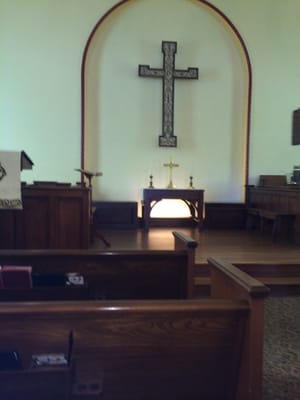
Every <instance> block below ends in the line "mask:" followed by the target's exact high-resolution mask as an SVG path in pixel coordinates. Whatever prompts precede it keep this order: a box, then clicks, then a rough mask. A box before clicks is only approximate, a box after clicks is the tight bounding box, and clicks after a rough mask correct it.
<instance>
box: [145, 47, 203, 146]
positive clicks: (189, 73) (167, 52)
mask: <svg viewBox="0 0 300 400" xmlns="http://www.w3.org/2000/svg"><path fill="white" fill-rule="evenodd" d="M162 52H163V54H164V58H163V68H150V67H149V65H139V76H141V77H146V78H162V80H163V81H162V84H163V100H162V135H161V136H159V146H160V147H177V137H176V136H175V135H174V81H175V79H198V68H188V69H186V70H183V69H175V54H176V52H177V42H166V41H163V42H162Z"/></svg>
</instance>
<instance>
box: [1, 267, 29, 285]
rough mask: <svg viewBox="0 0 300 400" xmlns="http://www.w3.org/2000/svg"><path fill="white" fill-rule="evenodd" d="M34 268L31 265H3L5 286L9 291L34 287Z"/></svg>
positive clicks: (2, 272)
mask: <svg viewBox="0 0 300 400" xmlns="http://www.w3.org/2000/svg"><path fill="white" fill-rule="evenodd" d="M31 274H32V267H31V266H29V265H26V266H25V265H3V266H2V269H1V276H2V280H3V285H4V287H5V288H9V289H29V288H31V287H32V277H31Z"/></svg>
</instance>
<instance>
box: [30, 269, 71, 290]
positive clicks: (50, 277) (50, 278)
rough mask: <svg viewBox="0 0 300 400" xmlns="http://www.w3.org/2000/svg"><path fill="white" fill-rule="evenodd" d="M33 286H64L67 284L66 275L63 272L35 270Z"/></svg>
mask: <svg viewBox="0 0 300 400" xmlns="http://www.w3.org/2000/svg"><path fill="white" fill-rule="evenodd" d="M32 282H33V287H58V286H59V287H63V286H66V275H65V274H62V273H50V272H34V273H33V274H32Z"/></svg>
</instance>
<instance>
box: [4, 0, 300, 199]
mask: <svg viewBox="0 0 300 400" xmlns="http://www.w3.org/2000/svg"><path fill="white" fill-rule="evenodd" d="M117 3H118V1H113V0H110V1H109V0H86V1H82V0H26V1H25V0H0V51H1V55H0V77H1V78H0V82H1V90H0V121H1V125H0V126H1V136H0V148H1V149H3V150H6V149H7V150H21V149H24V150H26V151H27V153H28V154H29V156H30V157H31V158H32V159H33V161H34V163H35V166H34V169H33V170H32V171H28V172H27V171H23V173H22V179H23V180H26V181H28V182H30V181H33V180H59V181H66V182H72V183H75V182H76V181H78V180H79V178H80V177H79V174H78V173H77V172H75V171H74V168H76V167H79V166H80V145H81V142H80V141H81V131H80V126H81V125H80V124H81V94H80V72H81V61H82V55H83V51H84V47H85V44H86V41H87V39H88V37H89V34H90V33H91V31H92V29H93V27H94V26H95V24H96V23H97V21H98V20H99V18H101V16H103V15H104V13H105V12H107V11H108V10H109V9H110V8H111V7H112V6H113V5H116V4H117ZM211 4H213V5H215V6H216V7H218V8H219V9H220V10H221V11H222V12H223V13H224V14H225V15H226V16H227V17H228V18H229V19H230V20H231V21H232V22H233V23H234V25H235V26H236V28H237V29H238V30H239V32H240V33H241V35H242V37H243V39H244V41H245V43H246V46H247V48H248V51H249V54H250V58H251V63H252V68H253V96H252V115H251V135H250V159H249V161H250V164H249V182H250V183H256V181H257V177H258V175H259V174H289V173H290V172H291V171H292V169H293V165H295V164H299V161H300V158H299V157H298V153H299V151H300V148H299V147H298V146H291V115H292V111H293V110H294V109H295V108H298V107H300V90H298V88H299V89H300V51H299V50H300V49H299V47H300V45H299V37H300V26H299V23H298V18H297V16H298V15H299V12H300V3H299V1H298V0H285V1H284V2H283V1H278V0H251V1H249V0H212V1H211ZM162 40H174V41H177V42H178V49H177V55H176V67H177V68H182V69H185V68H187V67H198V68H199V80H198V81H180V82H176V85H175V134H176V135H177V136H178V148H176V149H170V148H159V147H158V145H157V142H158V135H160V134H161V82H159V80H151V79H145V78H139V77H138V76H137V67H138V64H150V65H151V66H152V67H160V66H161V63H162V54H161V41H162ZM246 97H247V73H246V68H245V58H244V56H243V52H242V51H241V48H240V46H239V43H238V42H237V40H236V38H235V37H234V35H233V34H232V32H231V31H230V29H228V27H227V26H226V24H224V21H222V19H221V18H220V17H218V16H217V15H216V14H215V13H213V12H211V10H210V9H209V8H207V7H205V6H203V5H201V4H200V2H198V1H196V0H131V1H130V2H128V3H127V4H125V5H123V6H122V7H120V8H118V9H117V10H116V11H115V12H114V13H113V14H111V16H110V17H109V18H108V19H107V20H106V21H105V23H104V24H102V25H101V27H100V28H99V30H98V31H97V33H96V35H95V37H94V40H93V42H92V45H91V48H90V51H89V54H88V60H87V74H86V101H87V103H86V125H85V132H86V149H85V150H86V151H85V166H86V167H87V168H91V169H96V170H101V171H102V172H103V174H104V175H103V177H101V178H99V179H97V181H96V182H95V198H101V199H105V200H139V199H140V194H141V188H142V187H145V186H147V184H148V175H149V173H153V174H154V183H155V185H156V186H157V187H164V186H166V185H167V184H168V171H167V169H166V168H164V167H163V166H162V164H163V163H164V162H168V161H169V159H170V157H172V158H173V160H174V161H175V162H178V163H179V164H180V167H179V168H178V169H176V171H175V172H174V182H175V184H176V185H177V186H178V187H186V186H187V185H188V176H189V175H190V174H191V173H192V174H193V176H194V182H195V186H196V187H199V188H204V189H205V190H206V193H205V198H206V200H208V201H241V200H242V199H243V184H244V170H243V166H244V165H245V109H246Z"/></svg>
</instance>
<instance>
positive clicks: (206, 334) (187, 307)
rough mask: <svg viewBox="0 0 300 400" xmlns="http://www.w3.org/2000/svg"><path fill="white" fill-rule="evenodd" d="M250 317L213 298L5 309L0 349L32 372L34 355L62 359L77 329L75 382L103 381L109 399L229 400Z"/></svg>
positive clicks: (239, 305)
mask: <svg viewBox="0 0 300 400" xmlns="http://www.w3.org/2000/svg"><path fill="white" fill-rule="evenodd" d="M249 311H250V310H249V306H248V305H247V303H245V302H243V301H232V300H228V301H219V300H209V299H208V300H200V301H196V300H184V301H180V300H164V301H159V300H158V301H109V302H107V301H102V302H98V301H96V302H95V301H94V302H90V301H86V302H65V303H60V304H59V303H57V302H53V303H52V302H49V303H47V305H46V306H45V303H27V304H26V303H24V304H18V305H17V304H16V303H10V304H8V303H7V304H6V305H5V307H4V308H2V309H1V310H0V324H1V325H2V326H5V329H2V330H1V331H0V342H1V345H2V346H5V347H7V348H17V349H18V350H19V351H20V353H21V354H22V357H23V359H24V363H25V365H26V366H28V365H29V363H30V357H31V354H36V353H49V352H50V353H51V352H64V351H65V349H66V341H67V337H68V333H69V331H70V330H72V331H73V332H74V360H75V365H76V375H77V378H78V379H79V380H80V381H82V382H84V381H85V380H87V381H89V380H91V379H94V380H95V379H97V378H99V377H100V379H101V380H102V381H103V382H102V384H103V393H102V397H101V398H102V399H103V400H129V399H130V400H135V399H136V400H138V399H145V400H146V399H149V400H150V399H151V400H154V399H165V400H168V399H169V400H171V399H172V400H173V399H175V398H176V399H178V400H181V399H182V400H193V399H197V400H198V399H203V400H205V399H207V400H212V399H224V400H225V399H232V398H234V397H233V396H234V392H235V389H236V379H237V376H238V371H239V367H240V359H239V357H238V355H239V354H240V351H241V346H242V337H243V333H244V332H243V328H244V326H245V320H246V318H247V316H248V314H249ZM32 338H34V340H33V339H32ZM37 396H38V394H37ZM37 398H39V397H37Z"/></svg>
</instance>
